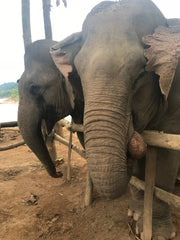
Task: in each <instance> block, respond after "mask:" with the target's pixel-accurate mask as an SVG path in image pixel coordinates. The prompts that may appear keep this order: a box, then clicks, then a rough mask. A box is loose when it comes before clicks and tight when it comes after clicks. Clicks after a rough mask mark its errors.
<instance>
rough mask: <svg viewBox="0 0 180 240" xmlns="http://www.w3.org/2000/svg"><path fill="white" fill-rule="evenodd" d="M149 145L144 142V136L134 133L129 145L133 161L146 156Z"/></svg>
mask: <svg viewBox="0 0 180 240" xmlns="http://www.w3.org/2000/svg"><path fill="white" fill-rule="evenodd" d="M146 151H147V144H146V143H145V142H144V139H143V138H142V136H141V135H140V134H139V133H138V132H136V131H134V133H133V135H132V137H131V139H130V141H129V144H128V153H129V155H130V157H131V158H133V159H141V158H143V157H144V156H145V155H146Z"/></svg>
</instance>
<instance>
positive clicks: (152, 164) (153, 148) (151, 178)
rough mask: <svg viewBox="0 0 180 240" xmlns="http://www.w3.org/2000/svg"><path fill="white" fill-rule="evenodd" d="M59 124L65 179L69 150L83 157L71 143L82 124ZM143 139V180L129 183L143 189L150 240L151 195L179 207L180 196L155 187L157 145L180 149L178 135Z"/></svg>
mask: <svg viewBox="0 0 180 240" xmlns="http://www.w3.org/2000/svg"><path fill="white" fill-rule="evenodd" d="M59 124H60V125H61V126H64V127H66V128H67V129H68V130H69V131H70V139H69V141H67V140H65V139H64V138H62V137H61V136H59V135H57V134H56V133H55V134H54V139H55V140H57V141H59V142H61V143H62V144H64V145H66V146H68V148H69V150H68V168H67V180H70V159H71V150H72V149H73V150H74V151H76V152H77V153H78V154H79V155H80V156H81V157H83V158H85V151H84V150H82V149H80V148H79V147H78V146H76V145H75V144H73V143H72V132H77V131H79V132H83V131H84V129H83V125H79V124H74V123H70V122H69V121H67V120H65V119H62V120H60V121H59ZM142 136H143V138H144V141H145V142H146V143H147V145H148V148H147V153H146V169H145V181H141V180H139V179H138V178H136V177H134V176H133V177H132V178H131V180H130V184H131V185H133V186H135V187H136V188H137V189H139V190H143V191H144V192H145V193H144V216H143V219H144V221H143V239H144V240H151V238H152V206H153V195H155V196H156V197H157V198H158V199H160V200H162V201H164V202H166V203H168V204H169V205H171V206H173V207H175V208H180V197H178V196H176V195H174V194H172V193H169V192H166V191H164V190H162V189H160V188H158V187H155V174H156V160H157V157H156V155H157V147H161V148H167V149H172V150H177V151H180V135H175V134H165V133H163V132H157V131H144V132H143V134H142ZM22 144H24V142H23V141H22V142H20V143H17V144H14V145H11V146H6V147H0V151H2V150H7V149H10V148H12V147H17V146H19V145H22Z"/></svg>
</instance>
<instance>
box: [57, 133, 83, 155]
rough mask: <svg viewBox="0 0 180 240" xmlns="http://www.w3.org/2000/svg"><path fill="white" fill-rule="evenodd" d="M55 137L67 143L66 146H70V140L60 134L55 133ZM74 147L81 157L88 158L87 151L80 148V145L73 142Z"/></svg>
mask: <svg viewBox="0 0 180 240" xmlns="http://www.w3.org/2000/svg"><path fill="white" fill-rule="evenodd" d="M54 137H55V140H57V141H59V142H61V143H63V144H64V145H66V146H69V142H68V141H67V140H66V139H64V138H62V137H60V136H58V135H57V134H54ZM72 149H73V150H74V151H75V152H77V153H78V154H79V155H80V156H81V157H83V158H86V154H85V151H84V150H82V149H80V148H79V147H78V146H76V145H75V144H72Z"/></svg>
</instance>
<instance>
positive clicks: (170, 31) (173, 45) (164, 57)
mask: <svg viewBox="0 0 180 240" xmlns="http://www.w3.org/2000/svg"><path fill="white" fill-rule="evenodd" d="M143 42H144V43H145V45H147V46H148V47H149V48H146V49H145V51H144V55H145V57H146V58H147V59H148V61H147V65H146V70H147V71H148V72H152V71H153V72H155V73H156V74H158V75H159V76H160V79H159V85H160V88H161V92H162V94H163V95H164V96H165V98H166V99H167V97H168V94H169V91H170V88H171V85H172V82H173V79H174V76H175V72H176V67H177V65H178V61H179V58H180V26H171V27H163V26H160V27H158V28H157V29H156V30H155V32H154V34H153V35H148V36H145V37H143Z"/></svg>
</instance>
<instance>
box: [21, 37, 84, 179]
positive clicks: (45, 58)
mask: <svg viewBox="0 0 180 240" xmlns="http://www.w3.org/2000/svg"><path fill="white" fill-rule="evenodd" d="M71 39H72V38H71ZM55 43H56V42H54V41H51V40H39V41H36V42H34V43H32V44H30V45H29V46H28V47H27V49H26V52H25V57H24V60H25V71H24V73H23V74H22V76H21V78H20V80H19V83H18V87H19V96H20V98H19V108H18V125H19V128H20V131H21V134H22V136H23V138H24V140H25V142H26V144H27V145H28V146H29V147H30V148H31V149H32V151H33V152H34V153H35V154H36V155H37V157H38V158H39V160H40V161H41V162H42V163H43V164H44V166H45V167H46V169H47V171H48V173H49V174H50V175H51V176H52V177H58V176H59V175H60V174H58V173H57V172H56V169H55V166H54V163H53V161H52V159H51V157H50V155H49V152H48V150H47V147H46V145H45V142H44V140H43V136H42V132H41V123H42V120H45V122H46V127H47V131H48V133H50V132H51V130H52V128H53V127H54V124H55V123H56V122H57V121H58V120H60V119H62V118H64V117H66V116H68V115H71V116H72V119H73V121H74V122H75V123H78V124H82V122H83V111H84V98H83V93H82V86H81V81H80V79H79V77H78V75H77V73H76V70H75V69H74V68H73V69H72V72H71V74H70V77H69V78H68V79H65V78H64V76H63V75H62V74H61V72H59V70H58V69H57V67H56V65H55V63H54V61H53V59H52V57H51V54H50V48H51V46H52V45H54V44H55ZM72 44H74V49H78V45H77V44H76V42H75V43H74V42H73V43H72ZM68 47H69V48H68V51H69V52H70V51H71V50H70V47H71V45H68ZM78 137H79V140H80V142H81V144H82V145H84V136H83V133H80V132H78Z"/></svg>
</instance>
